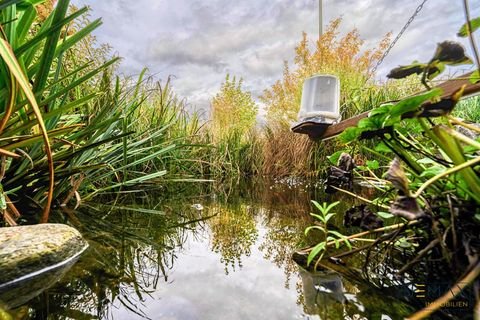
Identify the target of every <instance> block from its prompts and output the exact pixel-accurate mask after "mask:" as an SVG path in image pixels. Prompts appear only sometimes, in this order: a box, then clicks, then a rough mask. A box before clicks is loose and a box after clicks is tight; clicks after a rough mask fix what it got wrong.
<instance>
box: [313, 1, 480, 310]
mask: <svg viewBox="0 0 480 320" xmlns="http://www.w3.org/2000/svg"><path fill="white" fill-rule="evenodd" d="M466 8H467V6H466ZM467 12H468V11H467ZM469 24H470V20H469V19H468V15H467V23H466V24H465V25H464V26H463V27H462V29H461V31H460V32H459V34H462V35H463V34H465V35H467V34H468V35H471V32H467V33H465V32H462V30H465V29H466V30H470V29H469V27H467V26H468V25H469ZM475 60H478V58H477V59H475ZM464 63H467V64H468V63H472V60H471V59H470V58H468V57H467V56H466V55H465V50H464V48H463V47H462V46H461V45H460V44H458V43H456V42H453V41H445V42H442V43H440V44H438V46H437V48H436V50H435V52H434V54H433V56H432V58H431V59H430V60H429V61H427V62H425V63H422V62H418V61H414V62H413V63H412V64H410V65H406V66H400V67H398V68H395V69H393V70H392V71H391V72H390V74H389V77H391V78H404V77H407V76H410V75H417V76H418V79H419V80H420V82H421V83H422V84H423V85H424V86H425V88H426V91H424V92H422V93H419V94H416V95H413V96H409V97H407V98H404V99H401V100H400V101H398V102H390V103H385V104H382V105H380V106H379V107H377V108H375V109H373V110H372V111H370V113H369V116H368V118H365V119H362V120H361V121H360V122H359V123H358V125H357V126H356V127H353V128H349V129H347V130H346V131H345V132H344V133H343V134H342V135H341V137H340V139H341V140H342V142H344V143H347V144H356V141H358V140H375V141H377V145H376V147H375V148H374V149H370V148H368V147H366V146H365V145H363V146H361V147H363V148H364V149H366V150H367V151H368V152H370V153H371V154H372V155H373V156H374V157H375V158H377V159H378V160H380V161H382V162H384V161H385V159H389V160H391V161H390V163H389V164H388V165H387V166H384V167H381V166H380V164H379V162H378V161H377V162H376V163H373V162H370V163H369V164H367V166H363V170H361V171H359V170H356V172H357V174H358V175H359V176H360V177H362V178H363V179H364V180H365V181H367V182H370V183H371V184H372V185H373V186H374V187H375V188H376V189H377V190H378V191H379V194H380V196H379V197H378V198H377V199H375V200H369V199H365V198H363V197H361V196H358V195H356V194H354V193H352V192H350V191H348V190H341V189H339V188H336V189H337V190H340V191H343V192H344V193H347V194H350V195H352V196H354V197H356V198H357V199H359V200H362V201H365V202H367V203H369V204H370V205H371V207H372V208H376V209H377V210H379V211H385V210H386V211H388V213H385V212H384V213H379V216H381V217H383V218H384V219H385V222H386V223H388V222H389V221H390V223H391V220H390V219H392V218H395V219H396V221H397V222H401V223H397V224H393V225H387V227H383V228H377V229H374V230H369V231H364V232H362V233H359V234H356V235H352V236H348V237H347V238H348V239H352V238H356V237H359V236H361V235H374V234H379V233H381V232H384V231H387V230H388V231H390V232H388V233H385V234H383V235H379V236H377V237H376V239H375V240H374V242H373V243H372V244H370V245H367V246H363V247H358V248H355V249H353V250H350V251H349V252H346V253H343V254H341V256H342V257H346V256H349V255H351V254H354V253H357V252H359V251H366V252H367V253H366V257H365V260H366V262H365V263H366V264H368V263H372V262H371V261H370V260H369V257H370V254H371V252H382V251H386V250H387V248H391V247H397V248H399V249H401V250H402V251H404V252H405V251H407V252H409V253H410V257H411V258H410V259H409V261H408V262H407V263H406V264H405V265H404V266H403V267H402V268H401V269H399V270H397V271H396V273H397V274H398V275H403V274H405V273H406V272H409V271H411V270H413V268H414V267H415V266H417V265H418V264H419V263H420V262H421V261H424V262H425V263H428V261H429V260H430V259H440V260H442V261H443V262H444V264H445V265H446V266H447V267H448V268H449V272H450V274H451V275H454V277H456V278H457V281H456V283H453V287H452V289H450V291H449V292H447V293H445V294H444V295H443V296H441V297H438V299H437V300H436V301H433V302H432V304H429V306H428V307H426V308H425V309H423V310H420V311H418V312H417V313H415V314H414V315H412V316H411V317H409V319H421V318H424V317H427V316H428V315H430V314H431V313H433V312H434V311H436V310H437V309H438V308H439V307H441V306H442V304H443V303H446V302H447V301H449V300H451V299H454V298H455V297H456V296H457V295H458V294H459V292H460V291H462V290H464V289H465V288H466V287H467V285H468V284H469V283H472V282H474V281H476V278H477V277H478V275H479V274H480V264H479V262H478V261H479V256H478V254H477V253H476V252H478V243H477V242H476V241H477V240H478V235H476V233H475V231H474V230H476V228H478V225H479V223H480V220H479V218H478V217H479V216H480V213H479V210H478V208H479V205H480V197H479V195H480V175H479V173H478V172H479V171H478V170H479V164H480V156H479V155H478V150H479V149H480V143H479V142H478V138H476V137H473V138H472V137H471V136H468V135H466V134H465V131H469V132H470V134H471V135H473V136H477V137H478V133H480V130H479V129H478V128H477V127H476V126H473V125H471V124H469V123H466V122H465V121H463V120H462V119H458V118H455V117H454V116H452V115H451V114H452V112H453V111H454V109H455V107H456V105H457V103H458V101H459V100H460V98H461V97H462V95H463V92H464V89H465V85H463V86H460V87H458V88H457V89H456V91H454V92H453V93H448V94H444V93H443V92H442V90H441V89H439V88H435V87H434V88H431V87H432V84H431V81H432V80H433V79H434V78H435V77H437V76H438V75H439V74H441V73H442V72H443V71H444V70H445V69H446V67H447V66H450V65H456V64H464ZM477 67H479V65H477ZM469 80H470V81H471V82H473V83H475V82H478V73H477V72H474V73H473V74H472V75H471V76H470V79H469ZM460 127H461V128H462V129H459V128H460ZM462 131H463V132H464V133H462ZM392 158H393V159H392ZM384 163H385V162H384ZM374 171H376V173H375V172H374ZM474 239H475V240H474ZM331 245H332V244H331ZM326 247H327V245H326V246H325V248H326ZM322 249H323V248H322ZM310 250H312V251H313V248H312V249H310ZM321 257H322V256H321ZM337 257H338V255H337ZM317 263H318V261H317ZM477 300H478V296H477ZM479 305H480V304H478V302H477V307H476V308H478V306H479Z"/></svg>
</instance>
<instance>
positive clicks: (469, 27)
mask: <svg viewBox="0 0 480 320" xmlns="http://www.w3.org/2000/svg"><path fill="white" fill-rule="evenodd" d="M463 8H464V11H465V20H467V21H466V23H465V25H466V26H467V33H468V38H469V39H470V46H471V47H472V50H473V55H474V56H475V61H476V62H477V70H478V72H480V58H479V55H478V49H477V45H476V44H475V39H474V38H473V34H472V22H471V21H470V9H469V8H468V0H463Z"/></svg>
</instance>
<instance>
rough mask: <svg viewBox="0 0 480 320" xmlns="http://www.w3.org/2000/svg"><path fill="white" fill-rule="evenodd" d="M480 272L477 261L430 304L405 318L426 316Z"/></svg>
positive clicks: (416, 318) (479, 263) (415, 318)
mask: <svg viewBox="0 0 480 320" xmlns="http://www.w3.org/2000/svg"><path fill="white" fill-rule="evenodd" d="M479 274H480V262H477V263H476V265H475V266H474V267H473V268H472V270H471V271H470V272H469V273H468V274H467V275H466V276H465V277H464V278H462V279H460V280H459V281H457V283H455V284H454V285H453V286H452V287H451V288H450V289H449V290H448V291H447V292H446V293H445V294H444V295H443V296H441V297H440V298H438V299H437V300H435V301H433V302H432V303H431V304H429V305H428V306H426V307H425V308H423V309H422V310H420V311H417V312H415V313H414V314H412V315H411V316H409V317H408V318H406V319H407V320H420V319H424V318H427V317H428V316H429V315H431V314H432V313H433V312H435V311H436V310H438V309H439V308H441V307H442V305H445V304H446V303H447V302H449V301H450V300H452V299H453V298H455V297H456V296H457V295H458V294H459V293H460V292H462V290H463V289H465V287H466V286H468V285H469V284H470V283H471V282H472V281H474V280H475V279H476V278H477V277H478V275H479Z"/></svg>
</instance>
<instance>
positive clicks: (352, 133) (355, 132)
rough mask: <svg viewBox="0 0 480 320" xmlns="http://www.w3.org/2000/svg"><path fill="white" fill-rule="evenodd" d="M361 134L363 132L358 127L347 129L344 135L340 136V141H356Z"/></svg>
mask: <svg viewBox="0 0 480 320" xmlns="http://www.w3.org/2000/svg"><path fill="white" fill-rule="evenodd" d="M361 132H362V130H359V129H358V128H356V127H350V128H347V129H346V130H345V131H343V132H342V134H340V141H342V142H343V143H349V142H352V141H355V140H357V139H358V137H359V136H360V133H361Z"/></svg>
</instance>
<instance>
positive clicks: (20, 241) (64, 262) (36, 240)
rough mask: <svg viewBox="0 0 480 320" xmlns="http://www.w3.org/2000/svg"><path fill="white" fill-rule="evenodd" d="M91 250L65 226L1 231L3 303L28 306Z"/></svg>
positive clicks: (37, 226)
mask: <svg viewBox="0 0 480 320" xmlns="http://www.w3.org/2000/svg"><path fill="white" fill-rule="evenodd" d="M87 247H88V243H87V242H86V241H85V240H84V239H83V238H82V236H81V234H80V233H79V232H78V231H77V230H75V229H74V228H72V227H69V226H67V225H63V224H39V225H33V226H19V227H9V228H0V270H1V271H2V272H1V273H0V301H2V302H3V303H5V304H7V305H8V306H9V307H15V306H18V305H21V304H22V303H25V302H27V301H28V300H29V299H31V298H33V297H34V296H35V295H37V294H39V293H41V292H42V291H43V290H45V289H47V288H48V287H50V286H51V285H53V284H54V283H55V282H56V281H57V280H58V279H60V277H61V276H63V274H64V273H65V272H66V271H67V270H68V269H69V268H70V267H71V266H72V265H73V264H74V263H75V262H76V261H77V259H78V258H79V257H80V255H81V254H82V253H83V252H84V251H85V249H86V248H87Z"/></svg>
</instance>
